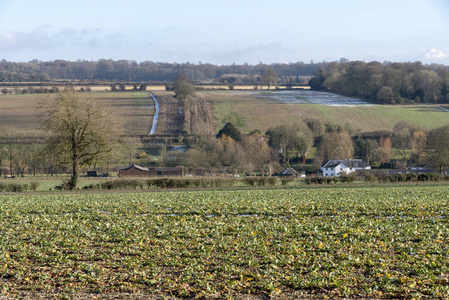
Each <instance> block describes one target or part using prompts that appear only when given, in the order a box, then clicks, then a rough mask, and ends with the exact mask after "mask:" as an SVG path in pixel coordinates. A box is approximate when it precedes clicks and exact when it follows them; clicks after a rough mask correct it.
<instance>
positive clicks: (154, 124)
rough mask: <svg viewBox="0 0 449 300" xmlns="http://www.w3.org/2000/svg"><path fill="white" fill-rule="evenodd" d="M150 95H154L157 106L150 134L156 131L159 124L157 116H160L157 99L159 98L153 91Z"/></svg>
mask: <svg viewBox="0 0 449 300" xmlns="http://www.w3.org/2000/svg"><path fill="white" fill-rule="evenodd" d="M150 96H151V97H153V100H154V106H155V108H156V113H155V114H154V117H153V126H152V127H151V131H150V134H149V135H153V134H154V133H155V132H156V125H157V118H158V117H159V102H158V101H157V98H156V97H154V95H153V93H150Z"/></svg>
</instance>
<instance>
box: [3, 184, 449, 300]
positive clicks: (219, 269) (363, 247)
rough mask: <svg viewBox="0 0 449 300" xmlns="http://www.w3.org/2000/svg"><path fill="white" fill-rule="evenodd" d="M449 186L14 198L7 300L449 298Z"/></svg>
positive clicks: (9, 213)
mask: <svg viewBox="0 0 449 300" xmlns="http://www.w3.org/2000/svg"><path fill="white" fill-rule="evenodd" d="M448 201H449V186H447V185H433V186H394V187H392V186H387V187H385V186H382V187H358V188H354V187H345V188H343V187H342V188H302V189H291V188H290V189H252V190H228V191H226V192H224V191H222V190H209V191H174V192H147V193H88V194H86V193H84V194H70V195H69V194H52V195H45V194H28V195H0V226H1V228H2V234H1V235H0V295H1V294H3V295H6V296H12V297H14V296H16V297H25V296H29V297H34V298H37V297H45V298H61V297H65V298H74V297H82V296H83V295H91V296H90V297H92V295H93V294H94V295H95V294H96V295H101V296H102V297H106V296H107V295H114V296H117V295H124V294H128V295H129V294H130V293H131V294H135V295H146V296H147V297H153V296H169V297H198V298H207V299H210V298H227V297H231V298H233V297H235V298H238V297H242V296H244V295H251V297H252V299H265V298H266V297H268V296H276V297H278V298H280V299H296V298H300V297H308V296H309V297H310V296H314V297H323V298H325V297H329V298H335V297H352V298H413V297H416V298H418V297H427V298H447V297H449V275H448V274H449V255H448V254H449V249H448V248H447V243H448V239H449V222H448V215H449V208H448V205H447V204H448Z"/></svg>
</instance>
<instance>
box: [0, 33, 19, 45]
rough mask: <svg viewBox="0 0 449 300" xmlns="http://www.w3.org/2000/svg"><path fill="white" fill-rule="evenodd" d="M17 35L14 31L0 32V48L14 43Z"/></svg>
mask: <svg viewBox="0 0 449 300" xmlns="http://www.w3.org/2000/svg"><path fill="white" fill-rule="evenodd" d="M16 40H17V36H16V34H15V33H14V32H11V31H8V30H5V31H3V32H2V33H0V49H2V48H9V47H11V46H13V45H14V44H15V43H16Z"/></svg>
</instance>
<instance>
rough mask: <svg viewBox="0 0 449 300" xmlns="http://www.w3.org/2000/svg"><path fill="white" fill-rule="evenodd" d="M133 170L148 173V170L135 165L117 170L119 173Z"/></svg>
mask: <svg viewBox="0 0 449 300" xmlns="http://www.w3.org/2000/svg"><path fill="white" fill-rule="evenodd" d="M133 168H134V169H137V170H140V171H143V172H148V171H149V170H148V168H145V167H141V166H138V165H135V164H132V165H130V166H127V167H121V168H119V171H126V170H129V169H133Z"/></svg>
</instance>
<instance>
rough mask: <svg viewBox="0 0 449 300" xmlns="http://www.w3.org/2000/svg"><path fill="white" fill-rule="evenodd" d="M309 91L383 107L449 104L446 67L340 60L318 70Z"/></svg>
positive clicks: (447, 68)
mask: <svg viewBox="0 0 449 300" xmlns="http://www.w3.org/2000/svg"><path fill="white" fill-rule="evenodd" d="M309 84H310V86H311V88H312V89H315V90H324V91H330V92H334V93H338V94H344V95H349V96H356V97H361V98H365V99H370V100H372V101H374V102H377V103H383V104H405V103H421V102H423V103H449V67H448V66H443V65H423V64H422V63H420V62H415V63H383V64H382V63H379V62H370V63H365V62H362V61H355V62H349V61H345V60H341V61H340V62H332V63H329V64H327V65H326V66H325V67H324V68H322V69H319V70H318V72H317V73H316V74H315V76H314V78H312V79H311V80H310V82H309Z"/></svg>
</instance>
